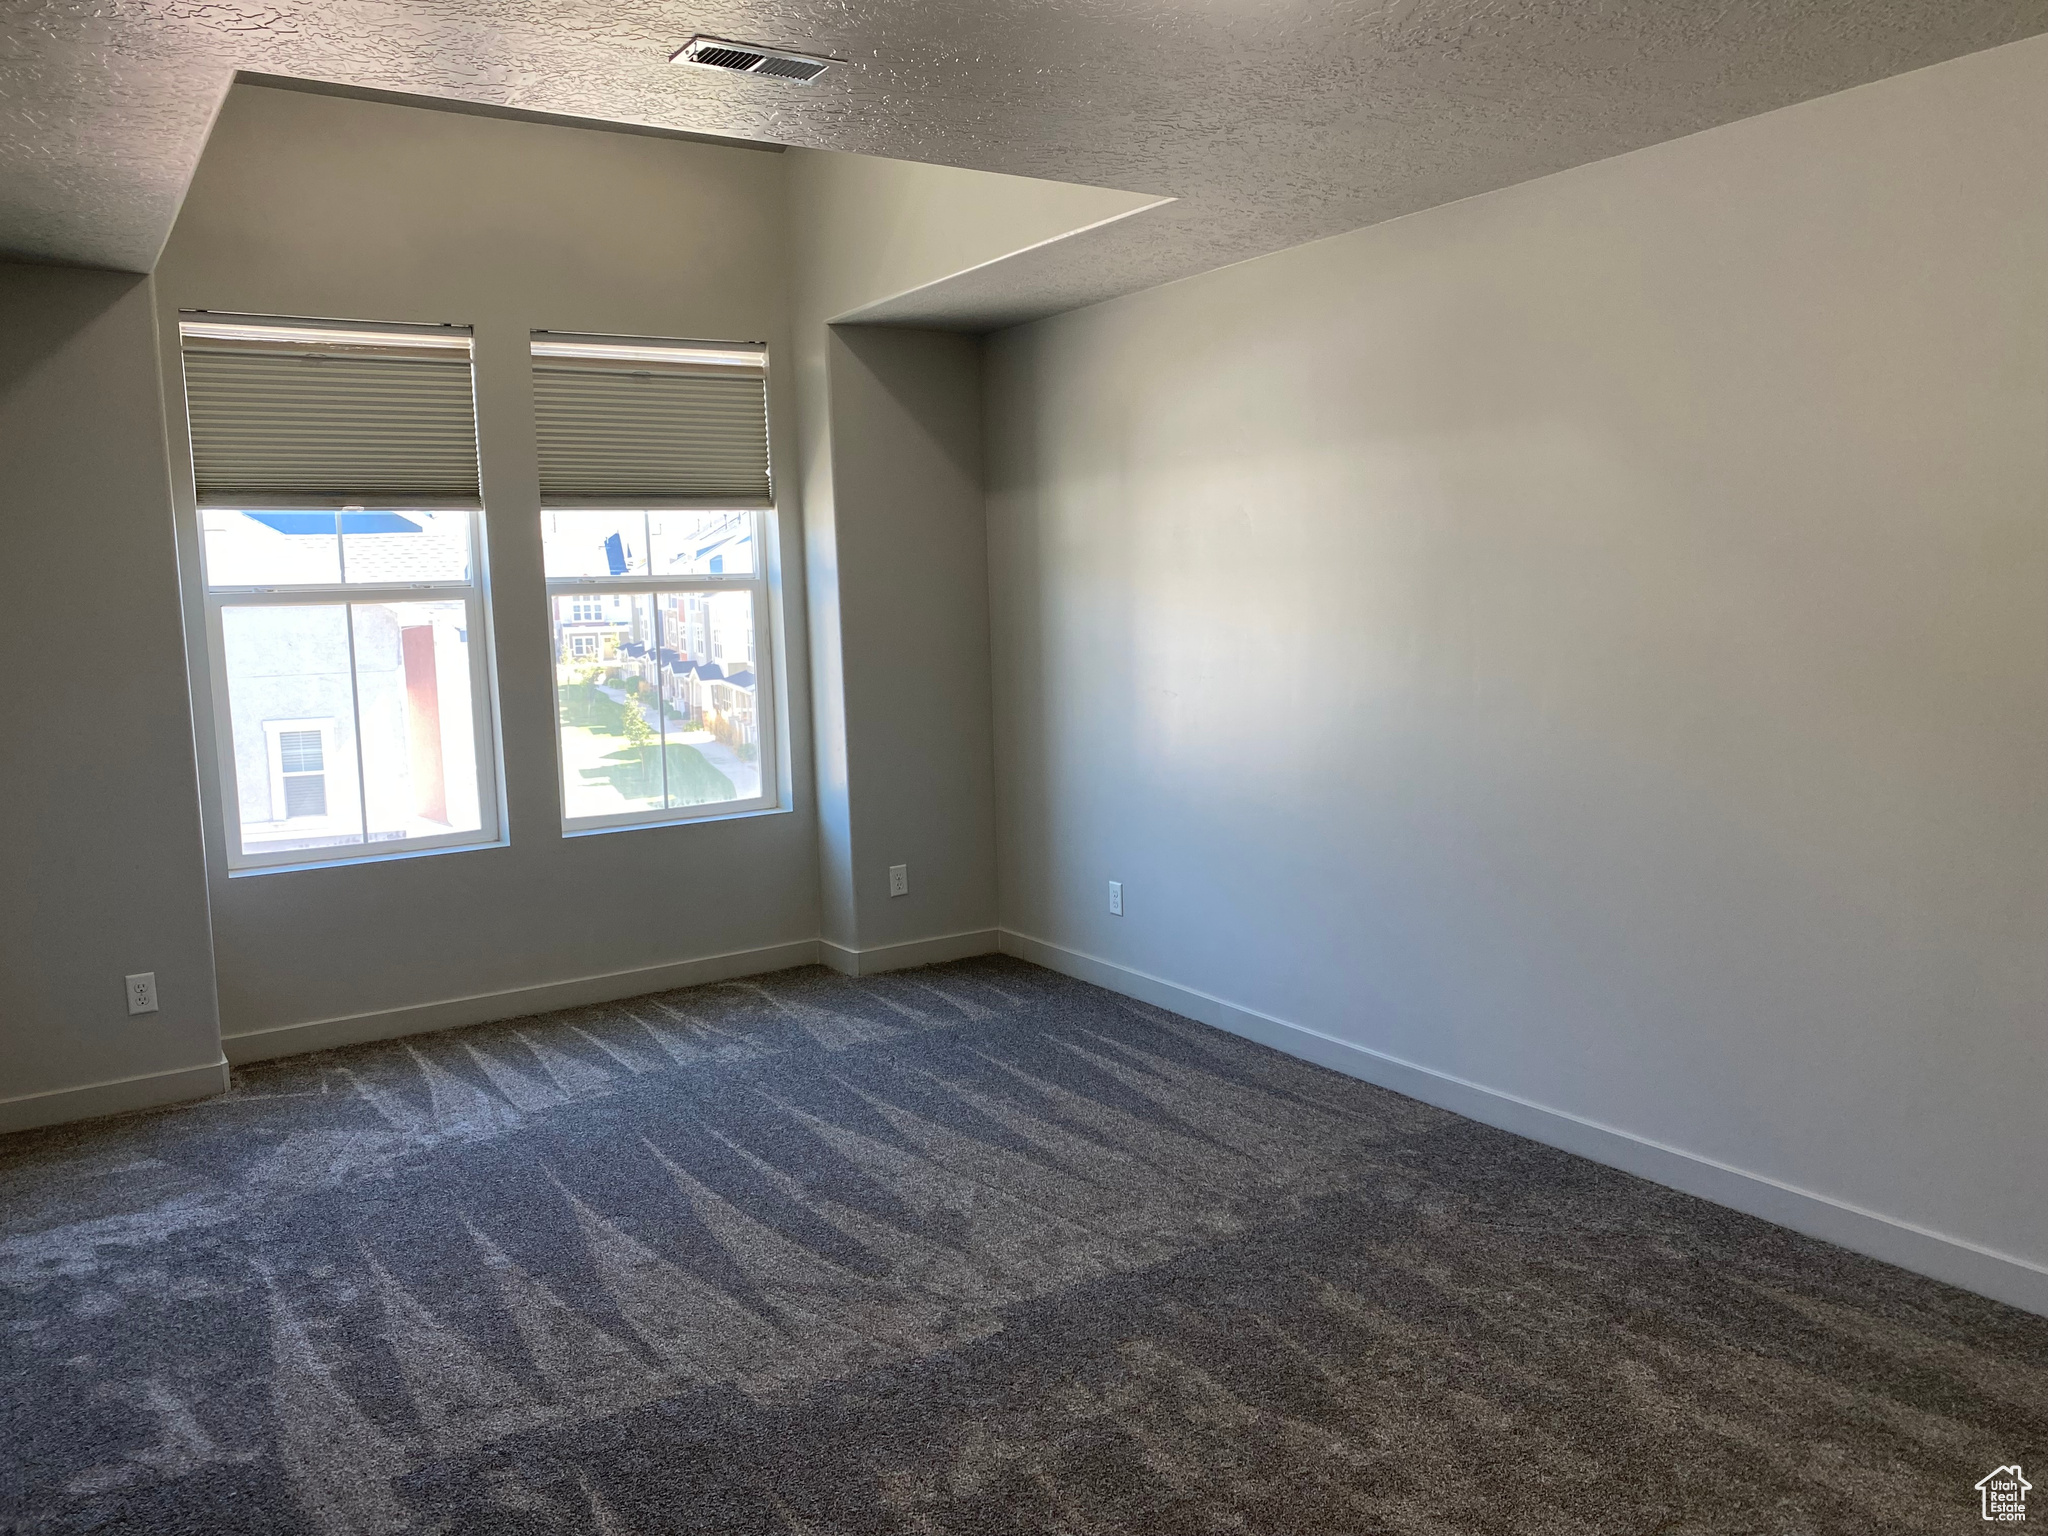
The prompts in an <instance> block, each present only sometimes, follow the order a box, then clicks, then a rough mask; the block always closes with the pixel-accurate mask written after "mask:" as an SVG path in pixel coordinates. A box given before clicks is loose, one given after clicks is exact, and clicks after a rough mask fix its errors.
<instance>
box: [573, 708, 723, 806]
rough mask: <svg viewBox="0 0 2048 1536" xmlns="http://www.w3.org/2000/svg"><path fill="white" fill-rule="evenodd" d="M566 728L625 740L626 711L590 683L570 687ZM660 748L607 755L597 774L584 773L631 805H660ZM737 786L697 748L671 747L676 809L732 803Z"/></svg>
mask: <svg viewBox="0 0 2048 1536" xmlns="http://www.w3.org/2000/svg"><path fill="white" fill-rule="evenodd" d="M561 713H562V724H563V725H565V726H570V727H573V728H576V729H580V730H585V731H589V732H591V733H592V734H593V735H599V736H624V735H625V734H626V708H625V706H624V705H623V704H620V703H618V702H617V701H616V700H614V699H611V698H609V697H607V696H606V695H604V694H603V693H600V692H599V691H598V690H597V688H596V686H595V685H593V684H591V683H565V684H564V685H563V686H562V688H561ZM661 766H662V765H661V747H660V745H659V744H658V743H655V744H651V745H648V746H644V747H622V748H621V749H620V750H618V751H616V752H608V753H606V754H605V756H604V760H603V762H602V763H601V764H599V765H598V766H597V767H595V768H584V769H581V770H579V771H580V772H581V774H582V776H583V777H584V778H585V779H586V780H589V781H591V782H593V783H603V784H609V785H610V786H611V787H612V789H613V790H615V791H616V792H617V793H619V794H621V795H623V796H625V798H626V799H628V800H632V801H638V802H641V803H645V802H647V801H650V800H652V801H654V802H655V803H657V804H659V803H660V801H661V798H662V782H661ZM738 794H739V789H738V786H736V785H735V784H734V783H733V781H732V780H731V779H728V778H727V777H726V776H725V775H724V774H722V773H720V772H719V771H718V770H717V769H716V768H714V767H712V766H711V764H710V763H709V762H708V761H707V760H706V759H705V756H704V754H703V753H702V752H699V751H698V750H697V749H696V748H695V747H690V746H684V745H683V744H682V743H681V742H670V743H669V748H668V797H669V803H670V804H672V805H706V804H709V803H711V802H713V801H717V800H731V799H733V798H735V797H736V796H737V795H738Z"/></svg>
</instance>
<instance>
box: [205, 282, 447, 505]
mask: <svg viewBox="0 0 2048 1536" xmlns="http://www.w3.org/2000/svg"><path fill="white" fill-rule="evenodd" d="M178 330H179V339H180V344H181V348H182V351H183V353H184V362H185V408H186V415H187V418H188V420H189V422H190V424H191V429H192V474H193V479H194V481H195V482H196V484H197V488H198V492H199V505H200V506H202V507H242V508H246V507H341V506H363V507H447V506H472V507H473V506H480V505H482V496H481V491H480V489H479V486H478V481H477V462H476V396H475V390H474V387H473V384H472V380H471V370H470V333H469V332H468V331H466V330H458V329H456V328H454V327H449V326H431V327H430V326H421V327H389V328H374V329H373V328H370V327H347V326H341V325H329V324H325V323H320V322H310V321H306V322H301V321H284V320H242V319H230V318H226V317H219V316H212V315H206V316H194V315H187V316H184V317H181V319H180V321H179V325H178Z"/></svg>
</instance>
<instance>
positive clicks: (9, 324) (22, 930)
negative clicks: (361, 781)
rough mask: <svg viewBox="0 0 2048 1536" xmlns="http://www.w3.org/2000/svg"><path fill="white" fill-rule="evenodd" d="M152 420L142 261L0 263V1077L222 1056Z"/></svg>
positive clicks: (22, 1081)
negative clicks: (135, 985) (127, 269)
mask: <svg viewBox="0 0 2048 1536" xmlns="http://www.w3.org/2000/svg"><path fill="white" fill-rule="evenodd" d="M163 437H164V424H163V414H162V406H161V403H160V396H159V394H158V388H157V367H156V338H155V318H154V311H153V309H152V305H151V298H150V290H149V281H148V279H146V278H137V277H128V276H120V275H116V274H112V273H106V272H81V271H72V270H67V269H63V268H57V267H23V266H12V265H0V488H4V492H0V638H4V641H5V644H6V647H7V654H8V655H9V656H10V657H12V658H13V662H12V663H11V664H10V665H9V666H8V668H7V669H6V678H7V681H6V685H5V686H6V691H5V699H4V704H5V711H6V719H7V722H8V724H7V728H6V731H5V733H4V746H0V850H4V852H0V1101H4V1100H22V1099H26V1098H28V1097H29V1096H30V1095H36V1094H52V1093H61V1091H62V1090H66V1089H73V1088H77V1087H80V1086H81V1085H86V1084H99V1083H112V1082H119V1081H121V1080H124V1079H134V1078H147V1077H149V1076H151V1075H152V1074H176V1073H181V1072H184V1073H190V1074H192V1076H191V1079H190V1080H189V1081H187V1082H186V1084H185V1085H184V1091H186V1092H192V1093H197V1092H204V1091H206V1088H207V1086H208V1085H207V1083H206V1081H205V1079H206V1078H207V1077H208V1075H209V1074H208V1072H207V1069H209V1068H212V1067H214V1066H215V1065H216V1064H217V1063H218V1062H219V1061H220V1029H219V1021H218V1019H217V1017H216V1015H215V1011H214V974H213V951H212V941H211V939H210V937H209V935H208V929H207V913H206V879H205V872H204V868H203V866H202V863H201V857H200V833H199V799H198V792H197V787H196V784H195V781H194V773H193V764H192V724H191V717H190V715H189V713H188V711H187V708H186V703H185V679H184V661H183V640H182V638H181V626H180V620H179V614H178V577H177V555H176V550H175V546H174V544H173V541H172V535H171V496H170V485H169V482H168V480H167V477H166V475H165V471H164V453H163ZM136 971H154V972H155V973H156V978H157V991H158V997H159V1000H160V1002H161V1005H162V1006H161V1010H160V1011H159V1012H157V1013H154V1014H145V1015H141V1016H139V1017H136V1018H130V1017H129V1016H128V1011H127V1002H126V995H125V993H124V990H123V986H122V978H123V977H125V976H127V975H128V974H130V973H131V972H136ZM211 1086H213V1087H218V1086H220V1079H219V1076H218V1074H217V1073H215V1074H212V1083H211ZM174 1096H175V1095H174ZM146 1100H147V1094H146V1093H145V1094H144V1095H143V1096H142V1097H141V1098H138V1099H136V1100H134V1102H146ZM118 1101H119V1097H118V1095H117V1102H118ZM66 1113H67V1111H66V1110H65V1108H64V1107H63V1105H62V1103H61V1102H54V1103H47V1104H40V1105H39V1104H37V1103H35V1102H34V1101H33V1100H31V1101H30V1102H29V1103H26V1104H22V1103H16V1104H12V1105H8V1104H4V1103H0V1129H5V1128H8V1127H10V1126H13V1125H17V1124H29V1123H34V1122H35V1121H38V1120H41V1119H45V1118H59V1119H61V1118H65V1116H66Z"/></svg>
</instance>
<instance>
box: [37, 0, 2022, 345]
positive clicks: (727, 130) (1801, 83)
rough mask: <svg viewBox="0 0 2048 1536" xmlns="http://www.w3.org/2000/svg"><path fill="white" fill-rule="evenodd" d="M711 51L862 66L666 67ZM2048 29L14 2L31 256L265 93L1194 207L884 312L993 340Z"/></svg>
mask: <svg viewBox="0 0 2048 1536" xmlns="http://www.w3.org/2000/svg"><path fill="white" fill-rule="evenodd" d="M700 31H701V32H709V33H713V34H716V35H721V36H729V37H738V38H746V39H755V40H759V41H763V42H770V43H776V44H781V45H784V46H787V47H792V48H796V49H799V50H802V51H806V52H816V53H826V54H831V55H834V56H836V57H839V58H841V59H844V60H845V61H847V62H846V63H845V64H843V65H841V66H839V67H836V68H834V69H833V70H831V71H830V72H828V73H827V74H826V75H825V76H824V77H823V78H822V79H821V80H819V81H817V82H816V83H815V84H812V85H808V86H795V85H789V84H785V83H782V82H777V81H771V80H757V79H752V78H748V77H744V76H740V77H726V76H722V75H719V74H715V73H712V72H710V71H704V70H695V69H680V68H675V67H673V66H670V65H668V64H667V63H666V62H665V59H666V55H667V54H668V52H669V51H670V50H671V49H672V48H674V47H675V46H676V45H677V44H679V43H680V42H682V41H683V40H684V39H685V38H687V37H689V36H690V35H691V34H692V33H695V32H700ZM2042 31H2048V0H1697V3H1696V0H1319V3H1307V0H1300V3H1295V0H982V3H971V0H707V3H705V4H703V5H700V6H695V7H687V6H678V5H672V4H663V3H658V0H550V3H548V4H539V3H535V0H0V253H5V254H9V255H13V256H16V257H20V258H26V259H32V260H48V261H69V262H81V263H87V264H92V265H100V266H111V267H120V268H127V269H131V270H144V269H147V268H148V267H149V266H151V265H152V264H153V263H154V261H155V259H156V254H157V252H158V250H159V249H160V248H161V246H162V244H163V241H164V239H165V237H166V235H167V234H168V233H169V230H170V226H171V222H172V220H173V218H174V217H175V215H176V212H177V207H178V202H179V199H180V197H181V196H182V195H183V193H184V189H185V185H186V183H187V181H188V180H189V179H190V177H191V174H192V168H193V165H194V163H195V161H196V160H197V159H198V155H199V151H200V147H201V145H202V143H203V141H204V139H205V136H206V131H207V125H208V123H209V122H210V120H211V118H212V114H213V112H214V109H215V107H216V105H217V104H218V102H219V100H220V98H221V96H222V95H223V93H224V92H225V91H226V89H227V87H228V85H229V83H230V80H231V79H232V77H233V74H234V72H235V71H236V70H238V69H240V70H248V71H254V72H260V73H262V74H266V75H274V76H290V77H296V78H303V79H310V80H319V81H327V82H334V83H338V84H344V85H352V86H357V87H364V88H369V89H374V90H382V91H398V92H407V93H415V94H420V95H426V96H435V97H444V98H450V99H456V100H463V101H471V102H479V103H489V104H494V105H498V106H505V107H513V108H520V109H524V110H528V111H534V112H544V113H556V114H564V115H568V116H574V117H584V118H598V119H606V120H617V121H625V122H632V123H640V124H650V125H657V126H661V127H665V128H671V129H677V130H683V131H687V132H693V133H705V134H715V135H721V136H728V137H737V138H744V139H752V140H763V141H769V142H775V143H782V144H794V145H808V146H812V147H815V148H821V149H837V150H848V151H853V152H856V153H863V154H875V155H888V156H894V157H898V158H903V159H910V160H930V161H939V162H943V163H946V164H951V165H960V166H970V167H975V168H978V169H983V170H992V171H1006V172H1010V173H1013V174H1018V175H1026V176H1040V177H1052V178H1056V179H1060V180H1066V181H1080V182H1087V183H1091V184H1094V185H1099V186H1112V187H1119V188H1124V189H1127V190H1131V191H1142V192H1152V193H1159V194H1164V195H1170V196H1172V197H1174V198H1175V199H1177V201H1176V202H1174V203H1171V204H1168V205H1165V206H1163V207H1161V208H1159V209H1157V210H1154V211H1151V212H1148V213H1146V214H1144V215H1142V216H1140V217H1138V218H1134V219H1130V220H1126V221H1124V222H1123V223H1122V224H1119V225H1111V226H1108V227H1106V228H1105V229H1102V230H1098V231H1095V232H1093V233H1092V234H1090V235H1088V236H1085V237H1082V238H1081V239H1080V240H1078V241H1075V242H1071V243H1067V244H1068V246H1069V248H1067V249H1064V250H1062V249H1061V248H1060V247H1048V248H1045V249H1043V250H1041V251H1039V252H1036V253H1034V254H1033V255H1032V256H1031V257H1030V258H1029V259H1028V260H1027V261H1024V262H1023V263H1021V264H1019V265H1017V266H1015V267H1014V268H1013V269H1012V270H1010V271H1008V272H1007V273H1006V272H1004V271H1003V270H1002V269H1001V268H997V269H991V270H988V271H984V272H983V273H981V274H979V275H976V276H973V277H972V278H971V280H969V281H967V282H965V283H964V284H963V285H955V286H954V287H953V288H951V289H949V290H947V292H945V293H944V294H941V295H933V296H927V300H926V301H925V302H926V309H925V310H924V311H920V310H919V309H918V305H917V303H915V302H912V303H909V305H908V307H905V308H904V309H903V313H901V314H896V313H890V314H887V315H881V314H878V315H877V316H876V317H875V318H877V319H882V318H890V319H897V320H905V319H922V320H927V321H930V320H939V321H945V322H949V323H955V324H961V325H976V324H985V323H989V322H990V321H993V320H997V319H1017V318H1023V317H1025V316H1027V315H1029V314H1032V313H1042V312H1045V311H1046V310H1047V309H1050V308H1058V307H1065V306H1067V305H1069V304H1073V303H1077V302H1085V301H1088V300H1091V299H1095V298H1101V297H1106V296H1108V295H1110V294H1112V293H1116V292H1123V291H1128V290H1130V289H1133V288H1136V287H1141V286H1145V285H1148V284H1150V283H1154V282H1158V281H1162V280H1165V279H1168V278H1172V277H1178V276H1183V275H1186V274H1188V273H1191V272H1195V271H1200V270H1204V269H1206V268H1210V267H1214V266H1218V265H1221V264H1223V263H1225V262H1229V261H1235V260H1240V259H1243V258H1244V257H1248V256H1253V255H1258V254H1261V253H1263V252H1266V251H1271V250H1277V249H1280V248H1282V247H1285V246H1289V245H1295V244H1299V243H1300V242H1302V241H1305V240H1310V239H1315V238H1317V237H1319V236H1322V235H1328V234H1334V233H1337V232H1339V231H1341V230H1346V229H1354V228H1357V227H1359V226H1361V225H1365V224H1370V223H1374V222H1377V221H1379V220H1381V219H1386V218H1391V217H1394V216H1396V215H1399V214H1403V213H1409V212H1413V211H1415V210H1416V209H1419V208H1425V207H1429V206H1432V205H1435V204H1438V203H1443V202H1448V201H1451V200H1453V199H1455V198H1459V197H1465V196H1470V195H1472V194H1474V193H1477V192H1483V191H1488V190H1491V189H1492V188H1495V187H1500V186H1505V185H1509V184H1511V183H1514V182H1518V181H1524V180H1527V179H1529V178H1530V177H1534V176H1540V175H1544V174H1547V173H1549V172H1552V171H1556V170H1561V169H1564V168H1566V167H1568V166H1572V165H1578V164H1583V163H1585V162H1587V161H1591V160H1596V159H1602V158H1605V157H1607V156H1609V155H1614V154H1619V153H1621V152H1623V151H1626V150H1630V149H1635V148H1639V147H1641V146H1643V145H1646V144H1651V143H1655V142H1657V141H1659V140H1663V139H1669V138H1673V137H1676V136H1678V135H1680V134H1685V133H1690V132H1694V131H1696V130H1698V129H1701V128H1706V127H1710V126H1712V125H1714V124H1717V123H1723V122H1728V121H1732V120H1734V119H1736V118H1740V117H1747V116H1750V115H1752V114H1755V113H1758V112H1763V111H1767V110H1769V109H1771V108H1773V107H1779V106H1784V105H1786V104H1788V103H1791V102H1794V101H1799V100H1803V99H1805V98H1807V97H1811V96H1817V95H1822V94H1825V93H1827V92H1830V91H1835V90H1840V89H1843V88H1845V87H1847V86H1851V85H1856V84H1860V83H1862V82H1864V81H1868V80H1874V79H1878V78H1881V77H1883V76H1885V75H1890V74H1896V73H1898V72H1900V71H1902V70H1907V69H1912V68H1916V67H1918V66H1921V65H1925V64H1931V63H1935V62H1937V61H1939V60H1942V59H1946V58H1951V57H1954V56H1956V55H1958V54H1962V53H1968V52H1972V51H1975V50H1977V49H1980V48H1987V47H1991V46H1994V45H1996V44H1999V43H2004V42H2009V41H2013V40H2015V39H2017V38H2020V37H2024V36H2028V35H2031V34H2033V33H2036V32H2042ZM1005 265H1007V264H1005ZM933 305H936V306H937V307H936V308H933V307H932V306H933Z"/></svg>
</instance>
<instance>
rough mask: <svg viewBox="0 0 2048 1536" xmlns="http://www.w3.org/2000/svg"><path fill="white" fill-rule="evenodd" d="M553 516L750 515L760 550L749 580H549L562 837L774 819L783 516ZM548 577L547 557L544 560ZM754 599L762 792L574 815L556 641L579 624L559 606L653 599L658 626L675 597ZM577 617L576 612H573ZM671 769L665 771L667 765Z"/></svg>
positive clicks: (725, 505) (697, 508)
mask: <svg viewBox="0 0 2048 1536" xmlns="http://www.w3.org/2000/svg"><path fill="white" fill-rule="evenodd" d="M551 512H565V513H578V512H605V513H614V514H615V513H619V512H627V513H641V514H656V513H664V512H666V513H677V512H686V513H706V514H717V513H733V512H744V513H746V514H747V515H748V516H749V517H750V518H752V519H753V527H752V531H751V533H750V535H749V541H750V542H751V544H752V545H753V561H752V564H753V567H754V568H753V570H752V571H751V572H749V573H745V574H739V573H731V574H728V573H720V574H718V575H701V576H655V575H652V574H649V575H645V576H640V575H625V576H547V577H544V582H545V585H546V588H547V602H548V615H547V617H548V629H549V646H548V651H549V656H548V678H549V691H550V696H551V697H552V699H553V700H554V737H555V796H556V801H557V803H558V804H559V805H560V807H561V813H562V835H563V836H565V837H577V836H583V835H586V834H589V833H596V832H623V831H628V830H631V829H633V828H637V827H666V826H674V825H677V824H678V823H686V822H695V821H716V820H720V819H722V818H725V817H732V816H757V815H759V814H761V813H762V812H764V811H774V810H779V809H781V806H782V782H781V781H782V774H781V769H780V764H781V761H782V759H781V743H780V741H779V740H778V738H777V735H776V730H777V726H778V724H779V722H780V719H781V716H780V714H779V713H778V712H777V709H776V694H775V671H774V669H775V638H776V636H775V627H776V626H775V622H774V613H773V610H772V608H771V607H770V582H769V574H768V560H767V552H768V548H767V547H768V540H769V538H770V536H771V532H772V530H773V528H774V526H775V522H774V518H775V509H774V507H773V505H772V504H771V505H770V506H767V507H761V506H754V505H734V504H732V503H729V502H708V501H707V502H703V503H695V502H693V503H691V504H690V505H688V506H687V507H678V506H668V507H661V506H654V507H642V506H634V507H625V506H620V505H618V504H616V503H614V504H611V505H604V506H568V505H564V506H559V507H556V506H550V507H545V508H543V509H542V513H541V515H542V516H543V517H545V516H546V515H547V514H548V513H551ZM542 560H543V569H545V560H546V555H545V552H543V555H542ZM735 591H738V592H746V593H748V594H750V595H751V597H752V600H753V624H754V663H753V671H754V730H755V737H756V741H755V760H756V762H757V763H758V764H759V767H760V771H761V790H760V793H759V794H757V795H753V796H751V797H749V798H747V799H744V800H711V801H707V802H705V803H704V804H702V805H684V806H676V807H673V808H668V809H662V810H651V809H635V810H626V811H613V812H609V813H607V814H605V815H602V816H575V817H572V816H571V815H570V814H569V782H568V768H569V764H568V759H567V757H566V756H565V755H564V753H563V751H562V724H561V722H562V678H561V671H562V669H561V664H560V661H559V659H558V657H557V656H556V654H555V644H554V639H553V634H554V630H555V628H556V626H557V625H558V624H559V623H574V622H576V621H575V620H573V619H572V620H557V619H556V617H555V604H556V602H557V601H558V600H562V599H574V598H576V597H582V596H591V595H602V594H612V595H616V596H621V597H646V598H648V599H649V600H650V604H649V605H650V608H651V611H652V612H653V613H654V615H655V624H656V625H657V626H659V625H660V624H661V623H662V622H663V620H662V618H661V605H660V601H659V600H660V599H661V598H662V597H663V596H666V595H668V594H670V593H677V594H683V593H691V592H703V593H718V592H735ZM573 611H574V610H573V609H572V610H571V612H573ZM660 650H661V647H660V646H659V645H657V646H656V647H655V654H656V658H657V659H656V668H657V672H658V670H659V667H660V661H659V655H660ZM664 766H665V765H664Z"/></svg>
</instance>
